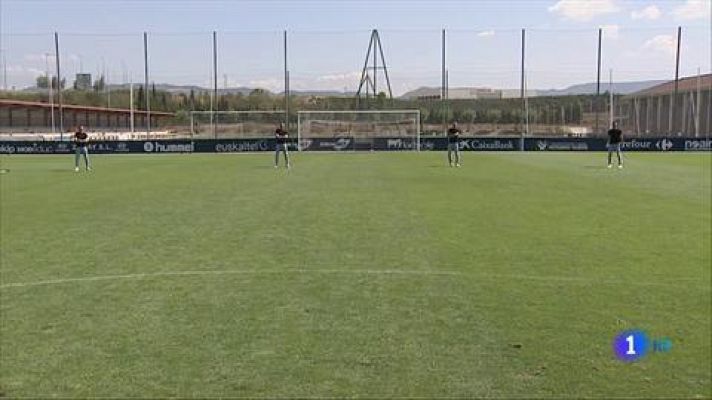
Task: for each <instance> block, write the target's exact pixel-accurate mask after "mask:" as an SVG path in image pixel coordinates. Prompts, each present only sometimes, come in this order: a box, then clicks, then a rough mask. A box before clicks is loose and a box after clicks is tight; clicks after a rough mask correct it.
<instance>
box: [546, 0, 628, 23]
mask: <svg viewBox="0 0 712 400" xmlns="http://www.w3.org/2000/svg"><path fill="white" fill-rule="evenodd" d="M619 10H620V7H618V5H617V4H616V2H615V0H559V1H558V2H556V4H554V5H553V6H551V7H549V12H552V13H556V14H558V15H559V16H561V17H563V18H566V19H571V20H574V21H589V20H591V19H593V18H594V17H597V16H599V15H605V14H610V13H614V12H616V11H619Z"/></svg>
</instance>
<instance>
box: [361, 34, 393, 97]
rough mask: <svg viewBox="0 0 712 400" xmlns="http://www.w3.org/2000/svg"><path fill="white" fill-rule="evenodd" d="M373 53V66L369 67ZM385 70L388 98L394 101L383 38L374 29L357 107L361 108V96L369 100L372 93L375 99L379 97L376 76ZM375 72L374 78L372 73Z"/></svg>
mask: <svg viewBox="0 0 712 400" xmlns="http://www.w3.org/2000/svg"><path fill="white" fill-rule="evenodd" d="M372 51H373V64H372V65H371V66H369V62H371V52H372ZM379 55H380V57H381V64H380V66H379V64H378V56H379ZM379 69H382V70H383V75H384V77H385V78H386V86H387V87H388V97H389V98H390V99H393V91H392V90H391V80H390V78H389V77H388V67H387V64H386V57H385V56H384V53H383V45H382V44H381V38H380V36H379V34H378V30H376V29H374V30H372V31H371V38H370V39H369V41H368V50H366V59H365V60H364V62H363V68H362V69H361V79H360V80H359V85H358V89H357V90H356V101H357V105H358V106H359V107H360V104H361V103H360V100H361V94H362V93H363V95H364V96H366V99H368V96H369V95H370V94H371V93H372V94H373V95H374V97H376V96H377V95H378V87H377V85H376V84H377V78H376V75H377V73H378V70H379ZM371 70H372V71H373V72H372V73H373V76H371V72H370V71H371Z"/></svg>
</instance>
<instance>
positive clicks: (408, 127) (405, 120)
mask: <svg viewBox="0 0 712 400" xmlns="http://www.w3.org/2000/svg"><path fill="white" fill-rule="evenodd" d="M297 141H298V143H299V146H298V148H299V150H300V151H302V150H339V151H343V150H350V151H356V150H413V151H419V150H420V110H330V111H299V112H297Z"/></svg>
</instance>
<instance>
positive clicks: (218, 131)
mask: <svg viewBox="0 0 712 400" xmlns="http://www.w3.org/2000/svg"><path fill="white" fill-rule="evenodd" d="M285 118H286V113H285V112H284V110H270V111H262V110H248V111H191V112H190V134H191V136H192V137H200V136H204V137H208V138H218V137H222V138H265V137H271V136H272V135H274V130H275V128H276V126H277V125H278V124H280V123H285V121H286V120H285Z"/></svg>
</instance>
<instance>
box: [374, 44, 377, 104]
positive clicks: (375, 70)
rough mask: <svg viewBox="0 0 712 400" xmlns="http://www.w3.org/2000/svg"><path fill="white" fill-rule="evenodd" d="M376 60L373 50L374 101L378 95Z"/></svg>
mask: <svg viewBox="0 0 712 400" xmlns="http://www.w3.org/2000/svg"><path fill="white" fill-rule="evenodd" d="M377 71H378V58H377V54H376V48H375V47H374V48H373V98H374V99H375V98H376V97H378V93H377V92H376V90H377V89H376V79H377V78H378V73H377Z"/></svg>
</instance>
